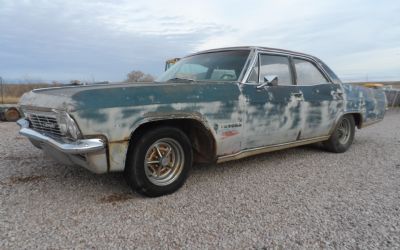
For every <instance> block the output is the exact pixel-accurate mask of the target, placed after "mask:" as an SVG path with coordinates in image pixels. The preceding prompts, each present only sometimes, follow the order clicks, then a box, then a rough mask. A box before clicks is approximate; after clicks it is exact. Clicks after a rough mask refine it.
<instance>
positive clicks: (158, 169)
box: [144, 138, 185, 186]
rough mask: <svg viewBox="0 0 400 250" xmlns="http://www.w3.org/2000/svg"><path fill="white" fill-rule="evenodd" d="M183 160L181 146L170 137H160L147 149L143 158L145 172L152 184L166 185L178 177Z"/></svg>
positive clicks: (183, 155)
mask: <svg viewBox="0 0 400 250" xmlns="http://www.w3.org/2000/svg"><path fill="white" fill-rule="evenodd" d="M184 162H185V154H184V151H183V149H182V146H181V145H180V144H179V143H178V142H177V141H176V140H174V139H172V138H162V139H159V140H157V141H156V142H154V143H153V144H152V145H151V146H150V147H149V148H148V149H147V152H146V156H145V159H144V169H145V174H146V176H147V178H148V180H149V181H150V182H151V183H153V184H154V185H157V186H166V185H169V184H171V183H172V182H174V181H175V180H176V179H177V178H178V177H179V175H180V174H181V172H182V169H183V166H184Z"/></svg>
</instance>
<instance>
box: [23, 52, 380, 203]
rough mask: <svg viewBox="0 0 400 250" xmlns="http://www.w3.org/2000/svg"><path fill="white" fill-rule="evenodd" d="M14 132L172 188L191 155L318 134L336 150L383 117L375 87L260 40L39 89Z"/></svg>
mask: <svg viewBox="0 0 400 250" xmlns="http://www.w3.org/2000/svg"><path fill="white" fill-rule="evenodd" d="M20 106H21V108H22V110H23V113H24V115H25V118H24V119H21V120H19V122H18V123H19V125H20V126H21V130H20V133H21V134H22V135H25V136H26V137H28V138H29V139H30V141H31V142H32V143H33V145H35V146H36V147H38V148H41V149H43V150H44V151H45V152H47V153H48V154H50V155H51V156H53V157H54V158H56V159H58V160H59V161H61V162H63V163H65V164H77V165H81V166H83V167H85V168H87V169H89V170H91V171H93V172H95V173H106V172H112V171H124V172H125V176H126V179H127V181H128V183H129V184H130V185H131V187H132V188H133V189H134V190H136V191H138V192H139V193H141V194H144V195H147V196H160V195H164V194H168V193H172V192H174V191H175V190H177V189H178V188H180V187H181V186H182V185H183V183H184V181H185V180H186V178H187V176H188V173H189V170H190V169H191V167H192V164H193V163H198V162H203V163H204V162H205V163H213V162H218V163H219V162H225V161H230V160H236V159H240V158H243V157H248V156H252V155H255V154H259V153H264V152H269V151H273V150H279V149H284V148H290V147H295V146H299V145H305V144H310V143H315V142H323V144H324V145H325V147H326V149H327V150H329V151H331V152H336V153H341V152H344V151H346V150H347V149H348V148H349V147H350V145H351V144H352V141H353V138H354V132H355V127H356V126H357V127H358V128H359V129H360V128H362V127H365V126H367V125H370V124H372V123H375V122H378V121H380V120H382V119H383V117H384V114H385V110H386V98H385V94H384V92H383V91H382V90H379V89H367V88H363V87H356V86H352V85H348V84H343V83H342V82H341V81H340V80H339V78H338V77H337V76H336V75H335V74H334V73H333V72H332V70H331V69H329V68H328V66H326V65H325V64H324V63H323V62H322V61H321V60H319V59H318V58H316V57H314V56H310V55H306V54H302V53H297V52H292V51H287V50H280V49H271V48H264V47H235V48H223V49H214V50H208V51H203V52H199V53H196V54H193V55H189V56H187V57H185V58H182V59H181V60H179V61H178V62H177V63H176V64H174V65H173V66H172V67H171V68H169V69H168V70H167V71H166V72H164V73H163V74H162V75H161V76H160V77H159V78H158V79H157V81H156V82H154V83H150V84H149V83H132V84H126V83H124V84H107V85H95V86H77V87H58V88H48V89H37V90H33V91H31V92H29V93H27V94H25V95H24V96H23V97H22V98H21V101H20Z"/></svg>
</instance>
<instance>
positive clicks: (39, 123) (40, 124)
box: [28, 114, 62, 137]
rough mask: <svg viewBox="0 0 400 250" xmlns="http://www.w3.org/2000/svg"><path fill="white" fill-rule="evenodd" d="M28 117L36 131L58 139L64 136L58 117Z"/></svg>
mask: <svg viewBox="0 0 400 250" xmlns="http://www.w3.org/2000/svg"><path fill="white" fill-rule="evenodd" d="M28 117H29V120H30V122H31V126H32V128H33V129H34V130H36V131H38V132H41V133H45V134H47V135H52V136H56V137H61V136H62V134H61V131H60V126H59V125H58V122H57V119H56V117H53V116H48V115H42V114H40V115H39V114H29V116H28Z"/></svg>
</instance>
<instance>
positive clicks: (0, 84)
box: [0, 76, 4, 104]
mask: <svg viewBox="0 0 400 250" xmlns="http://www.w3.org/2000/svg"><path fill="white" fill-rule="evenodd" d="M0 87H1V103H2V104H4V93H3V92H4V89H3V78H2V77H1V76H0Z"/></svg>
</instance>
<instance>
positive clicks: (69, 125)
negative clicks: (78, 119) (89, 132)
mask: <svg viewBox="0 0 400 250" xmlns="http://www.w3.org/2000/svg"><path fill="white" fill-rule="evenodd" d="M59 127H60V131H61V133H62V134H63V135H65V136H67V137H71V138H73V139H75V140H76V139H78V138H81V132H80V131H79V128H78V126H77V125H76V123H75V121H74V119H72V118H71V116H69V115H68V114H67V113H62V114H61V115H60V118H59Z"/></svg>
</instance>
